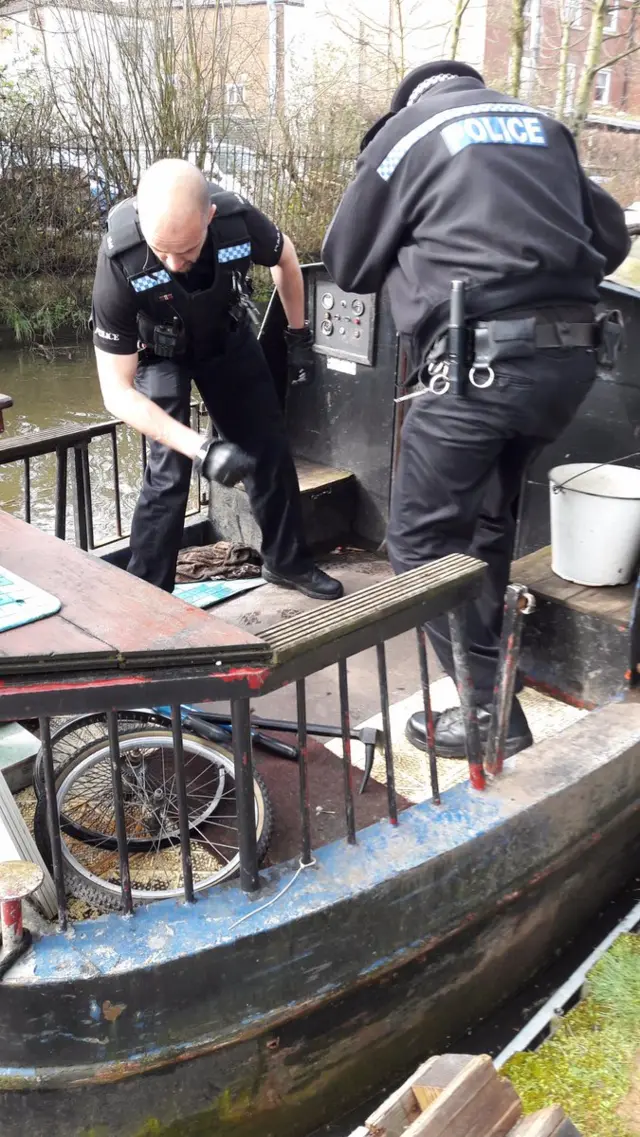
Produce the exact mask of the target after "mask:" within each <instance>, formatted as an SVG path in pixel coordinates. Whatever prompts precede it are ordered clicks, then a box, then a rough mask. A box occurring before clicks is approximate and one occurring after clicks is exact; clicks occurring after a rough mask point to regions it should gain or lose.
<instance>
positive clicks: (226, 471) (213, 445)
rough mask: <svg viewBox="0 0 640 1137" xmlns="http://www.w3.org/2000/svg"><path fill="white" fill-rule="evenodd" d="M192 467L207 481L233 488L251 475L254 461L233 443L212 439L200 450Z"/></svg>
mask: <svg viewBox="0 0 640 1137" xmlns="http://www.w3.org/2000/svg"><path fill="white" fill-rule="evenodd" d="M194 465H195V467H196V469H197V470H198V472H199V473H200V475H201V477H203V478H206V479H207V481H209V482H219V484H220V485H221V486H235V485H237V483H238V482H241V481H242V480H243V478H246V477H247V475H249V474H252V473H253V470H254V468H255V461H254V459H253V458H251V457H250V455H249V454H246V453H245V451H244V450H241V449H240V447H239V446H236V445H235V443H234V442H222V441H220V439H212V440H211V441H210V442H209V443H208V445H207V444H205V446H203V448H202V450H200V452H199V454H198V455H197V457H196V458H195V460H194Z"/></svg>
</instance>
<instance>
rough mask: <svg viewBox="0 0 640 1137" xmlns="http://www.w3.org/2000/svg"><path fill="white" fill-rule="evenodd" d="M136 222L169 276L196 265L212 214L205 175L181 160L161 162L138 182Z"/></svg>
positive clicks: (150, 167)
mask: <svg viewBox="0 0 640 1137" xmlns="http://www.w3.org/2000/svg"><path fill="white" fill-rule="evenodd" d="M137 205H138V219H139V221H140V228H141V229H142V233H143V236H144V239H145V241H146V242H147V244H148V245H149V247H150V248H151V249H152V250H153V252H154V253H155V254H156V256H157V257H158V260H160V261H162V263H163V264H164V265H166V267H167V268H168V269H169V271H170V272H188V271H189V269H190V268H192V266H193V265H194V264H195V262H196V261H197V259H198V257H199V256H200V252H201V250H202V246H203V245H204V242H205V240H206V236H207V226H208V224H209V222H210V221H211V218H212V217H213V215H214V213H215V206H212V205H211V196H210V192H209V185H208V183H207V180H206V178H205V177H204V175H203V174H202V173H201V172H200V170H198V168H197V167H196V166H192V165H191V163H190V162H184V161H183V160H182V159H181V158H163V159H162V161H160V162H155V163H154V164H153V166H149V169H148V170H145V172H144V173H143V175H142V177H141V178H140V184H139V186H138V194H137Z"/></svg>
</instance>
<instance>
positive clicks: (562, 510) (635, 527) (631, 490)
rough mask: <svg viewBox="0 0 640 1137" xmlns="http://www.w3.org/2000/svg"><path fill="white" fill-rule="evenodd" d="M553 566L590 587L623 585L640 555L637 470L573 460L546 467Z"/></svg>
mask: <svg viewBox="0 0 640 1137" xmlns="http://www.w3.org/2000/svg"><path fill="white" fill-rule="evenodd" d="M549 483H550V493H551V568H552V570H553V572H554V573H555V574H556V576H560V577H562V578H563V580H571V581H573V582H574V583H575V584H586V585H590V586H592V587H595V588H597V587H600V586H602V585H615V584H627V583H628V582H629V580H631V577H632V575H633V571H634V569H635V567H636V564H637V563H638V558H639V557H640V470H634V469H632V468H631V467H630V466H614V465H606V466H596V467H594V463H593V462H574V463H572V464H570V465H568V466H555V467H554V469H553V470H550V471H549Z"/></svg>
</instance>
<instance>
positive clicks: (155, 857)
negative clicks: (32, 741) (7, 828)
mask: <svg viewBox="0 0 640 1137" xmlns="http://www.w3.org/2000/svg"><path fill="white" fill-rule="evenodd" d="M183 748H184V768H185V783H186V791H187V813H188V819H189V829H190V834H191V860H192V868H193V883H194V890H195V891H196V892H202V891H204V890H206V889H208V888H210V887H212V886H213V885H215V884H219V883H221V882H222V881H223V880H227V879H228V878H229V877H230V876H233V875H234V874H235V873H236V872H237V871H238V868H239V840H238V828H237V813H236V795H235V778H234V764H233V758H232V757H231V756H230V755H229V754H228V753H227V752H225V751H224V750H223V749H222V748H221V747H213V746H212V745H211V744H210V743H207V742H204V741H203V740H202V739H200V738H197V737H196V736H195V735H189V734H185V735H184V736H183ZM120 753H121V759H122V776H123V796H124V812H125V825H126V832H127V845H128V848H129V869H130V875H131V884H132V893H133V899H134V902H135V903H136V904H140V903H144V902H145V901H152V900H162V899H166V898H169V897H179V896H181V895H182V894H183V886H184V882H183V878H182V854H181V849H180V837H179V826H178V813H177V799H176V789H175V769H174V764H173V735H172V733H171V732H170V731H167V730H161V729H155V730H149V731H145V732H134V733H131V734H129V735H124V736H121V737H120ZM56 790H57V800H58V810H59V813H60V817H61V818H62V819H63V824H62V825H61V837H62V854H63V860H64V869H65V882H66V885H67V888H68V890H69V892H70V893H71V894H72V895H74V896H77V897H79V898H80V899H83V900H86V901H88V902H89V903H90V904H92V905H94V906H95V907H98V908H103V909H107V910H108V909H117V908H119V907H120V905H121V892H120V867H119V857H118V852H117V843H116V841H115V832H116V829H115V812H114V808H113V795H112V788H111V764H110V757H109V745H108V740H107V739H102V740H101V741H98V742H97V743H95V744H94V745H93V746H91V747H87V748H85V749H84V750H83V751H81V752H79V753H78V754H76V755H75V756H74V757H73V758H72V759H71V760H70V761H69V762H67V763H66V764H65V766H64V767H63V768H61V769H60V770H59V771H58V773H57V776H56ZM254 802H255V819H256V841H257V847H258V857H259V859H261V858H262V857H263V856H264V854H265V853H266V850H267V847H268V843H269V839H270V836H271V828H272V810H271V803H270V801H269V797H268V794H267V791H266V788H265V786H264V783H263V782H262V779H261V778H260V777H259V775H257V774H256V775H255V776H254ZM78 833H86V834H88V835H89V836H88V839H79V837H78V836H77V834H78ZM34 835H35V837H36V842H37V843H38V847H39V848H40V851H41V853H42V855H43V856H45V855H47V856H48V857H49V858H50V848H49V840H48V832H47V826H46V801H45V798H44V797H42V798H41V799H40V800H39V801H38V804H37V807H36V819H35V822H34Z"/></svg>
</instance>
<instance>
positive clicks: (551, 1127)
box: [509, 1105, 580, 1137]
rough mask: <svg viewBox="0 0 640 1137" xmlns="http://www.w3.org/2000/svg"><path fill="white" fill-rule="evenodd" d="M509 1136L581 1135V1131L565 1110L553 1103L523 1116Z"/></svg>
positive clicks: (578, 1136) (565, 1136) (567, 1136)
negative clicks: (566, 1114) (527, 1115)
mask: <svg viewBox="0 0 640 1137" xmlns="http://www.w3.org/2000/svg"><path fill="white" fill-rule="evenodd" d="M509 1137H580V1133H579V1132H578V1130H577V1129H576V1127H575V1125H573V1124H572V1122H571V1121H569V1119H568V1118H567V1117H565V1114H564V1110H563V1109H562V1108H561V1107H560V1106H559V1105H553V1106H551V1107H550V1108H549V1109H542V1110H540V1112H539V1113H532V1114H530V1115H529V1117H523V1118H522V1121H520V1122H519V1123H518V1125H516V1127H515V1129H513V1130H512V1131H511V1133H510V1134H509Z"/></svg>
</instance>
